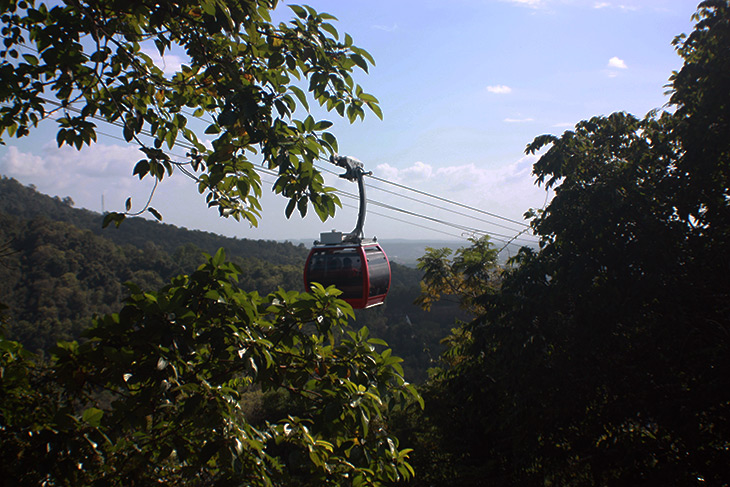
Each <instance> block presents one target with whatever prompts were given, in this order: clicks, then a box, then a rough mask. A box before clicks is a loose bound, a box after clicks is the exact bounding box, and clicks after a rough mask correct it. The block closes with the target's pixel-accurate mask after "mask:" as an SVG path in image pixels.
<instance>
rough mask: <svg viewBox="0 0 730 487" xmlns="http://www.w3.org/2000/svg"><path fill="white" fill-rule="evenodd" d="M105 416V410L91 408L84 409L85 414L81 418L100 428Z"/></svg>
mask: <svg viewBox="0 0 730 487" xmlns="http://www.w3.org/2000/svg"><path fill="white" fill-rule="evenodd" d="M103 416H104V411H102V410H101V409H97V408H89V409H87V410H86V411H84V413H83V415H82V416H81V419H82V420H83V421H84V422H86V423H88V424H89V425H90V426H93V427H94V428H98V427H99V425H100V424H101V418H102V417H103Z"/></svg>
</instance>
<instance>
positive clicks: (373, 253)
mask: <svg viewBox="0 0 730 487" xmlns="http://www.w3.org/2000/svg"><path fill="white" fill-rule="evenodd" d="M330 161H331V162H333V163H334V164H336V165H338V166H340V167H343V168H345V170H346V172H345V174H343V175H341V176H340V177H342V178H345V179H347V180H349V181H357V183H358V189H359V190H360V209H359V213H358V219H357V226H356V227H355V230H353V231H352V232H351V233H349V234H343V233H342V232H337V231H334V230H333V231H332V232H328V233H322V234H320V240H319V241H317V242H315V243H314V247H312V250H311V251H310V252H309V256H308V257H307V262H306V264H305V266H304V285H305V287H306V289H309V288H310V286H311V284H312V283H313V282H318V283H320V284H322V285H323V286H325V287H327V286H331V285H334V286H335V287H337V289H339V290H341V291H342V295H341V296H340V297H341V298H342V299H344V300H345V301H346V302H348V303H349V304H350V305H351V306H352V307H353V308H369V307H371V306H376V305H378V304H382V303H383V301H385V297H386V295H387V294H388V289H389V288H390V262H388V256H387V255H386V254H385V252H384V251H383V249H382V247H381V246H380V244H378V243H377V241H376V240H375V239H373V240H365V239H364V238H363V230H362V229H363V225H364V223H365V186H364V183H363V180H362V177H363V176H364V175H365V174H366V173H365V172H364V171H363V168H362V162H360V161H358V160H357V159H354V158H352V157H346V156H338V155H336V154H335V155H333V156H332V157H331V158H330ZM368 174H369V173H368Z"/></svg>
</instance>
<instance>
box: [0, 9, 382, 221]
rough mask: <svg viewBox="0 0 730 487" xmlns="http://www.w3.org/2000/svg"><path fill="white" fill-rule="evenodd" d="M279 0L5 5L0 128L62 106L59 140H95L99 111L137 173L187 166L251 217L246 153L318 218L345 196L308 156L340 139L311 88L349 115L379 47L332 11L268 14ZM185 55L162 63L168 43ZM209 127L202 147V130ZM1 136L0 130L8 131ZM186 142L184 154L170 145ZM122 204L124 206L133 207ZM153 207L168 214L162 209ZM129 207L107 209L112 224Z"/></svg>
mask: <svg viewBox="0 0 730 487" xmlns="http://www.w3.org/2000/svg"><path fill="white" fill-rule="evenodd" d="M277 4H278V1H277V0H226V1H223V0H183V1H170V0H165V1H147V0H144V1H136V2H123V1H118V0H102V1H93V2H76V1H68V2H64V3H62V4H60V5H55V6H49V5H47V4H46V3H42V2H39V3H38V5H37V6H36V2H35V0H6V1H3V2H2V4H0V7H1V10H0V13H1V16H0V18H1V19H2V33H3V37H4V46H3V49H2V50H0V58H2V63H1V64H0V77H1V78H2V80H3V83H2V87H0V101H2V104H3V106H2V107H1V108H0V137H1V136H2V135H3V134H7V135H9V136H11V137H23V136H25V135H28V134H29V133H30V131H31V129H32V128H33V127H35V126H36V125H37V124H38V123H39V122H40V121H41V120H43V119H47V118H51V117H56V121H57V123H58V126H59V130H58V136H57V140H58V144H59V146H61V145H63V144H68V145H72V146H75V147H77V148H81V147H82V146H83V145H85V144H90V143H92V142H93V141H96V137H97V128H96V127H97V126H96V123H95V122H97V121H101V122H106V123H113V124H116V125H119V126H120V127H121V128H122V132H123V135H124V138H125V139H126V140H127V141H129V142H135V143H136V144H137V145H139V147H140V150H141V151H142V152H143V153H144V158H143V159H141V160H140V161H139V162H138V163H137V165H136V167H135V169H134V174H136V175H138V176H139V177H140V179H141V178H144V177H151V178H154V179H155V180H157V181H162V180H163V178H164V177H165V176H166V175H170V174H172V172H173V171H174V170H180V171H183V172H185V173H186V174H189V175H191V176H192V177H194V178H195V179H196V181H197V182H198V189H199V191H200V193H201V194H202V193H205V194H206V201H207V203H208V205H210V206H217V207H218V208H219V210H220V213H221V215H224V216H232V217H234V218H236V219H239V218H243V219H245V220H247V221H249V222H250V223H251V224H252V225H256V223H257V221H258V218H259V210H260V205H259V201H258V200H259V197H260V196H261V182H260V178H259V176H258V174H257V173H256V171H255V170H254V165H253V162H252V161H251V158H252V157H253V156H254V155H256V154H258V156H256V157H258V158H261V159H262V161H263V164H264V165H266V166H267V167H268V168H269V169H275V170H277V171H278V174H279V176H278V179H277V180H276V184H275V186H274V190H275V191H276V192H277V193H280V194H282V195H283V196H285V197H286V198H288V199H289V200H290V203H289V206H288V207H287V210H286V214H287V216H289V215H291V214H292V212H293V211H294V210H295V209H298V211H299V212H300V213H301V214H302V215H304V214H305V213H306V211H307V208H308V206H309V204H310V203H311V205H312V206H313V208H314V210H315V211H316V213H317V215H318V216H319V217H320V218H322V219H323V220H324V219H326V218H327V217H329V216H332V215H333V214H334V211H335V206H336V205H339V200H338V199H337V197H336V196H334V195H333V194H332V191H331V188H327V187H325V186H324V180H323V178H322V176H321V175H320V173H319V172H318V171H317V170H316V169H315V168H314V167H313V163H314V161H315V160H316V159H317V158H318V157H320V156H321V155H322V154H327V153H332V152H334V151H336V150H337V141H336V139H335V137H334V136H333V135H332V134H330V133H329V132H327V131H326V129H327V128H329V127H330V126H331V125H332V122H329V121H326V120H319V121H318V120H315V119H314V118H313V117H312V116H311V115H310V116H306V117H300V118H297V117H295V116H294V112H295V111H296V110H297V108H303V109H304V110H308V109H309V105H308V96H309V97H311V98H313V99H314V100H315V101H316V102H317V103H319V104H320V105H321V106H323V107H325V108H326V109H327V110H333V111H335V112H337V113H338V114H339V115H341V116H346V117H347V118H348V119H349V120H350V121H351V122H352V121H354V120H355V119H357V118H358V117H359V118H363V117H364V115H365V107H368V108H369V109H370V110H372V111H373V112H374V113H375V114H377V115H378V116H380V117H382V114H381V111H380V108H379V106H378V101H377V99H376V98H375V97H373V96H372V95H369V94H367V93H365V92H364V91H363V90H362V88H361V87H360V86H359V85H358V84H357V83H355V81H354V80H353V77H352V74H353V70H354V69H356V68H359V69H362V70H364V71H367V70H368V64H372V63H373V60H372V57H371V56H370V55H369V54H368V53H367V51H365V50H363V49H361V48H359V47H357V46H355V45H354V44H353V41H352V38H351V37H350V36H349V35H344V36H343V37H342V38H340V34H339V33H338V32H337V30H336V29H335V27H334V26H333V25H332V23H331V21H332V20H335V18H334V17H333V16H331V15H328V14H325V13H317V12H316V11H315V10H313V9H312V8H310V7H299V6H292V7H291V9H292V10H293V12H294V14H295V15H296V16H295V18H294V19H293V20H292V21H291V22H289V23H280V24H278V25H274V24H273V23H272V22H271V11H272V10H273V9H274V8H275V7H276V6H277ZM165 55H168V56H169V57H171V58H173V57H176V56H177V57H182V58H183V59H184V60H185V62H184V64H182V65H181V67H180V69H179V70H178V71H177V72H175V73H174V74H168V73H166V72H165V71H164V70H163V69H162V68H161V67H160V66H159V64H160V61H159V60H158V61H157V62H155V60H154V59H153V58H160V57H161V58H162V59H163V63H164V56H165ZM195 119H203V120H207V123H206V125H207V128H204V127H205V126H203V127H199V131H202V130H204V131H205V133H206V134H207V135H209V136H211V137H212V138H213V140H212V143H211V144H210V145H209V146H208V145H205V144H203V143H202V141H201V140H200V139H199V137H198V136H197V135H196V128H195V127H194V126H195V125H196V124H195V123H193V120H195ZM0 141H1V139H0ZM176 146H180V147H184V148H186V149H188V153H187V160H186V161H185V160H183V161H180V160H176V158H175V156H173V155H172V153H171V150H172V149H173V148H174V147H176ZM130 203H131V202H129V201H128V203H127V208H126V210H127V213H129V212H130V210H131V204H130ZM148 210H149V211H150V212H151V213H152V214H153V215H155V216H156V217H158V218H159V217H160V215H159V213H158V212H157V211H156V210H154V208H148ZM123 217H124V214H123V213H110V214H109V216H108V220H107V223H109V222H111V221H115V222H116V223H117V224H118V223H119V222H121V220H122V219H123Z"/></svg>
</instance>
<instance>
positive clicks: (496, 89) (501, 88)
mask: <svg viewBox="0 0 730 487" xmlns="http://www.w3.org/2000/svg"><path fill="white" fill-rule="evenodd" d="M487 91H488V92H490V93H496V94H498V95H506V94H507V93H512V88H510V87H509V86H506V85H492V86H487Z"/></svg>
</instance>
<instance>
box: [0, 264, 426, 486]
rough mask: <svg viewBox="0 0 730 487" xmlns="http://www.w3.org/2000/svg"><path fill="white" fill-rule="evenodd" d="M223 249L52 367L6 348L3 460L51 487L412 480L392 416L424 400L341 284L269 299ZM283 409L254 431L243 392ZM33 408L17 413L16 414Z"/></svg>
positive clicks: (138, 297) (16, 476)
mask: <svg viewBox="0 0 730 487" xmlns="http://www.w3.org/2000/svg"><path fill="white" fill-rule="evenodd" d="M238 272H239V270H238V269H237V268H236V266H235V265H233V264H230V263H227V262H225V261H224V256H223V253H222V252H219V253H218V254H216V255H215V256H214V257H212V258H210V259H209V260H208V262H206V263H205V264H203V265H202V266H201V267H200V268H198V270H197V271H195V272H194V273H192V274H191V275H189V276H180V277H177V278H175V279H173V281H172V282H171V283H170V284H169V285H167V286H166V287H165V288H163V289H161V290H160V291H159V292H144V291H142V290H139V289H135V288H134V287H133V288H132V291H133V294H132V296H131V297H130V298H129V300H128V303H127V305H126V306H125V307H124V308H123V309H122V311H121V312H120V313H119V314H115V315H110V316H106V317H104V318H100V319H98V320H97V322H96V325H95V326H94V327H92V328H91V329H89V330H88V331H87V332H86V335H85V341H84V342H83V343H76V342H72V343H62V344H60V345H59V346H58V347H57V348H56V349H55V351H54V352H53V358H52V360H51V361H50V362H42V361H41V360H40V359H39V358H38V357H34V356H32V355H30V354H29V353H28V352H25V351H24V350H23V349H22V348H21V347H20V346H19V345H17V344H16V343H14V342H10V341H7V340H4V339H3V340H2V341H0V345H1V349H2V371H3V374H2V376H0V389H1V392H2V394H0V398H1V399H0V421H1V423H2V428H0V437H1V439H2V445H3V447H2V455H1V456H0V463H2V470H3V472H4V475H5V476H6V478H7V479H13V481H15V482H17V483H19V484H29V483H41V482H45V483H46V484H47V485H71V484H75V485H81V484H84V485H91V484H93V483H98V482H102V483H105V485H139V484H147V483H153V482H163V483H166V484H169V485H183V484H184V485H210V484H214V483H219V482H227V483H231V482H233V483H245V484H246V485H294V484H296V485H324V484H326V483H332V484H333V485H353V486H354V485H380V484H382V483H383V482H390V481H396V480H398V479H401V478H408V477H410V476H411V475H412V473H413V471H412V469H411V467H410V465H409V464H408V462H407V458H408V453H409V451H408V450H401V449H399V448H398V442H397V440H396V439H395V437H393V436H392V435H391V434H390V433H389V432H388V429H387V420H388V414H389V411H392V410H394V409H396V408H399V407H402V406H403V405H405V404H406V403H410V402H411V401H412V400H413V399H416V400H418V401H420V400H421V399H420V397H419V396H418V394H417V393H416V391H415V389H414V387H413V386H412V385H410V384H408V383H406V382H405V381H404V379H403V375H402V368H401V367H400V365H399V362H400V359H398V358H396V357H392V356H391V354H390V350H389V349H386V350H384V351H382V352H377V351H376V349H375V347H376V345H380V346H382V345H383V344H384V343H383V342H382V341H381V340H378V339H374V338H370V337H369V336H368V331H367V329H365V328H363V329H361V330H359V331H348V330H346V328H345V325H346V323H347V319H348V318H351V317H352V310H351V308H349V306H347V304H346V303H344V301H341V300H340V299H339V298H337V295H338V294H339V292H338V291H336V290H335V289H334V288H330V289H327V290H325V289H323V288H321V287H315V288H314V289H313V292H312V293H310V294H298V293H295V292H284V291H279V292H276V293H274V294H271V295H269V296H268V297H265V298H263V297H259V296H258V295H257V294H256V293H251V294H249V293H244V292H242V291H240V290H239V289H238V288H237V285H236V280H237V275H238ZM252 390H259V391H263V392H264V393H266V392H267V391H278V393H279V394H284V395H285V396H286V397H287V407H286V408H285V410H283V411H280V412H279V415H278V417H271V416H270V417H268V418H266V419H265V420H260V421H258V422H255V421H253V420H252V417H251V414H250V413H249V412H248V411H246V408H245V407H244V402H243V401H242V400H241V399H242V396H243V395H245V394H246V393H247V391H252ZM21 404H22V405H23V407H20V405H21Z"/></svg>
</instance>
